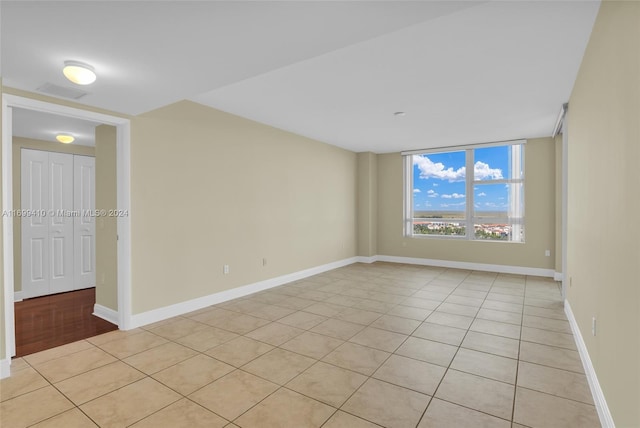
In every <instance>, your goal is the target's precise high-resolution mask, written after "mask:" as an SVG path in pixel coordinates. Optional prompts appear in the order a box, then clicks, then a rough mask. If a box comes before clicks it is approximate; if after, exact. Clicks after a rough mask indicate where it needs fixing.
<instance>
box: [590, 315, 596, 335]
mask: <svg viewBox="0 0 640 428" xmlns="http://www.w3.org/2000/svg"><path fill="white" fill-rule="evenodd" d="M591 334H593V335H594V336H595V335H596V317H593V318H591Z"/></svg>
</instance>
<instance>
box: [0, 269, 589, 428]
mask: <svg viewBox="0 0 640 428" xmlns="http://www.w3.org/2000/svg"><path fill="white" fill-rule="evenodd" d="M0 397H1V400H2V403H1V404H0V406H1V407H0V411H1V413H0V424H1V425H2V426H3V427H7V428H8V427H11V428H13V427H27V426H38V427H65V428H71V427H94V426H101V427H125V426H135V427H164V426H166V427H183V426H184V427H200V426H202V427H223V426H229V427H234V426H239V427H295V428H299V427H320V426H322V427H327V428H336V427H349V428H358V427H376V426H385V427H412V428H415V427H421V428H424V427H511V426H513V427H520V426H524V427H576V428H588V427H597V426H600V425H599V421H598V417H597V414H596V411H595V408H594V406H593V401H592V398H591V395H590V392H589V387H588V384H587V381H586V377H585V375H584V372H583V368H582V365H581V362H580V357H579V355H578V352H577V351H576V347H575V343H574V340H573V336H572V334H571V330H570V328H569V323H568V322H567V320H566V318H565V315H564V311H563V309H562V301H561V298H560V291H559V288H558V284H557V283H555V282H553V281H551V280H549V279H545V278H537V277H525V276H519V275H503V274H496V273H487V272H471V271H463V270H456V269H444V268H433V267H422V266H409V265H399V264H387V263H375V264H372V265H362V264H356V265H351V266H347V267H344V268H341V269H336V270H333V271H330V272H326V273H324V274H321V275H316V276H313V277H310V278H307V279H305V280H302V281H297V282H295V283H291V284H286V285H283V286H280V287H277V288H273V289H271V290H268V291H265V292H262V293H258V294H255V295H252V296H247V297H246V298H242V299H236V300H233V301H229V302H225V303H223V304H220V305H216V306H213V307H209V308H205V309H202V310H199V311H197V312H193V313H190V314H186V315H184V316H181V317H176V318H172V319H169V320H165V321H162V322H159V323H156V324H154V325H149V326H146V327H144V328H141V329H136V330H133V331H128V332H121V331H117V332H111V333H107V334H104V335H101V336H97V337H94V338H91V339H88V340H83V341H80V342H76V343H73V344H70V345H66V346H63V347H60V348H55V349H52V350H48V351H44V352H41V353H38V354H33V355H30V356H26V357H24V358H21V359H17V360H15V361H14V362H13V364H12V376H11V377H9V378H7V379H4V380H2V381H0Z"/></svg>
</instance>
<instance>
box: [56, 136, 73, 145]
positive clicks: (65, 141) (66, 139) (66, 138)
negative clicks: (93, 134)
mask: <svg viewBox="0 0 640 428" xmlns="http://www.w3.org/2000/svg"><path fill="white" fill-rule="evenodd" d="M56 140H58V141H60V142H61V143H62V144H70V143H73V142H74V141H75V138H73V136H72V135H67V134H58V135H56Z"/></svg>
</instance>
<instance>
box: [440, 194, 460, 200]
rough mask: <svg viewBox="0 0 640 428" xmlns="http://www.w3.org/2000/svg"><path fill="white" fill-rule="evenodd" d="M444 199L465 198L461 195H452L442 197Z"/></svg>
mask: <svg viewBox="0 0 640 428" xmlns="http://www.w3.org/2000/svg"><path fill="white" fill-rule="evenodd" d="M442 197H443V198H445V199H460V198H464V195H461V194H460V193H452V194H450V195H442Z"/></svg>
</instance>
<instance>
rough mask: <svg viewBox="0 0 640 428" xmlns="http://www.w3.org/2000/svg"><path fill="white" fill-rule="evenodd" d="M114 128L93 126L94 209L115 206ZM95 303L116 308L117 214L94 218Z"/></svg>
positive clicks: (113, 207)
mask: <svg viewBox="0 0 640 428" xmlns="http://www.w3.org/2000/svg"><path fill="white" fill-rule="evenodd" d="M116 142H117V141H116V128H115V127H114V126H109V125H100V126H97V127H96V147H95V155H96V210H106V211H107V212H109V210H112V209H116V208H117V206H118V204H117V180H116V177H117V169H116V159H117V157H116ZM96 303H97V304H99V305H102V306H104V307H107V308H110V309H113V310H114V311H117V310H118V227H117V218H116V217H109V216H107V217H98V218H96Z"/></svg>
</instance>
